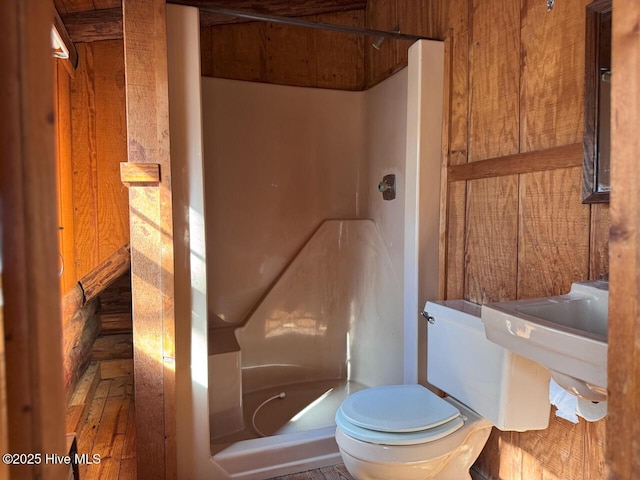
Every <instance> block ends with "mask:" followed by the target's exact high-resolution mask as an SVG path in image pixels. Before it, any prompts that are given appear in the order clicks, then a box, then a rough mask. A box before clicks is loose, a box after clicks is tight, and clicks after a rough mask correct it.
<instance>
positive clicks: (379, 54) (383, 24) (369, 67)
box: [364, 0, 398, 88]
mask: <svg viewBox="0 0 640 480" xmlns="http://www.w3.org/2000/svg"><path fill="white" fill-rule="evenodd" d="M366 25H367V28H370V29H373V30H387V31H391V30H393V29H394V28H395V26H396V25H397V9H396V0H376V1H375V2H368V3H367V8H366ZM375 40H376V38H373V37H365V39H364V42H365V44H364V51H365V83H366V86H367V88H370V87H372V86H374V85H376V84H377V83H380V82H381V81H382V80H384V79H386V78H387V77H389V76H390V75H391V74H392V73H394V72H395V71H396V70H397V67H398V65H397V63H396V62H397V60H398V55H397V50H398V42H397V41H395V40H391V39H388V38H387V39H385V41H384V43H383V44H382V46H381V47H380V50H377V49H375V48H374V47H373V45H372V43H373V42H374V41H375Z"/></svg>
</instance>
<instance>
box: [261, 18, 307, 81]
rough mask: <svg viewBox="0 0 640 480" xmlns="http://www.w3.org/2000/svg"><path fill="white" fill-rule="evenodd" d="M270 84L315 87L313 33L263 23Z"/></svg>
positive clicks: (302, 29)
mask: <svg viewBox="0 0 640 480" xmlns="http://www.w3.org/2000/svg"><path fill="white" fill-rule="evenodd" d="M264 27H265V35H266V40H267V41H266V56H267V59H268V62H267V72H266V73H267V77H266V80H267V82H269V83H279V84H285V85H300V86H305V87H313V86H315V85H316V84H317V71H316V65H315V61H314V58H315V55H316V45H315V42H314V33H315V32H312V31H310V30H309V29H307V28H303V27H291V26H288V25H281V24H277V23H266V24H265V25H264Z"/></svg>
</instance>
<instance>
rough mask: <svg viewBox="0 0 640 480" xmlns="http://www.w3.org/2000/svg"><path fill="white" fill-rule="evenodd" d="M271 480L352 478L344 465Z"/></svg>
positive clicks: (346, 479) (340, 479) (344, 479)
mask: <svg viewBox="0 0 640 480" xmlns="http://www.w3.org/2000/svg"><path fill="white" fill-rule="evenodd" d="M272 480H353V477H352V476H351V475H349V472H347V469H346V468H345V466H344V465H334V466H333V467H324V468H319V469H317V470H309V471H308V472H302V473H294V474H291V475H285V476H283V477H277V478H274V479H272Z"/></svg>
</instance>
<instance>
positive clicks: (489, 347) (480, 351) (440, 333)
mask: <svg viewBox="0 0 640 480" xmlns="http://www.w3.org/2000/svg"><path fill="white" fill-rule="evenodd" d="M425 311H426V312H428V314H429V315H430V316H431V317H433V319H434V320H433V323H431V322H432V321H431V320H430V322H429V327H428V332H427V338H428V347H427V379H428V381H429V383H430V384H432V385H434V386H436V387H438V388H439V389H441V390H443V391H444V392H445V393H447V394H448V395H450V396H451V397H453V398H455V399H456V400H458V401H460V402H462V403H464V404H465V405H466V406H468V407H469V408H471V409H472V410H474V411H476V412H477V413H478V414H480V415H481V416H483V417H484V418H486V419H487V420H489V421H490V422H491V423H492V424H493V425H495V426H496V427H497V428H499V429H500V430H514V431H518V432H522V431H526V430H544V429H546V428H547V427H548V425H549V411H550V403H549V379H550V375H549V371H548V370H547V369H546V368H545V367H543V366H542V365H540V364H538V363H535V362H533V361H531V360H528V359H526V358H524V357H521V356H520V355H516V354H515V353H513V352H511V351H509V350H507V349H505V348H503V347H501V346H499V345H497V344H495V343H492V342H490V341H489V340H487V338H486V336H485V333H484V325H483V323H482V321H481V320H480V305H476V304H474V303H471V302H467V301H465V300H447V301H444V302H427V304H426V306H425Z"/></svg>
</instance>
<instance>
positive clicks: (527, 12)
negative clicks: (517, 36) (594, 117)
mask: <svg viewBox="0 0 640 480" xmlns="http://www.w3.org/2000/svg"><path fill="white" fill-rule="evenodd" d="M589 1H590V0H565V1H562V2H557V4H556V5H555V6H554V8H553V10H552V11H551V12H547V8H546V4H545V2H539V1H535V0H525V1H524V2H523V5H522V52H521V58H522V82H521V83H522V86H521V92H520V118H521V128H520V144H521V149H520V151H521V152H530V151H535V150H544V149H546V148H551V147H556V146H560V145H568V144H572V143H578V142H582V135H583V120H584V119H583V116H584V93H583V90H584V48H585V47H584V42H585V6H586V4H587V3H589Z"/></svg>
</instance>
